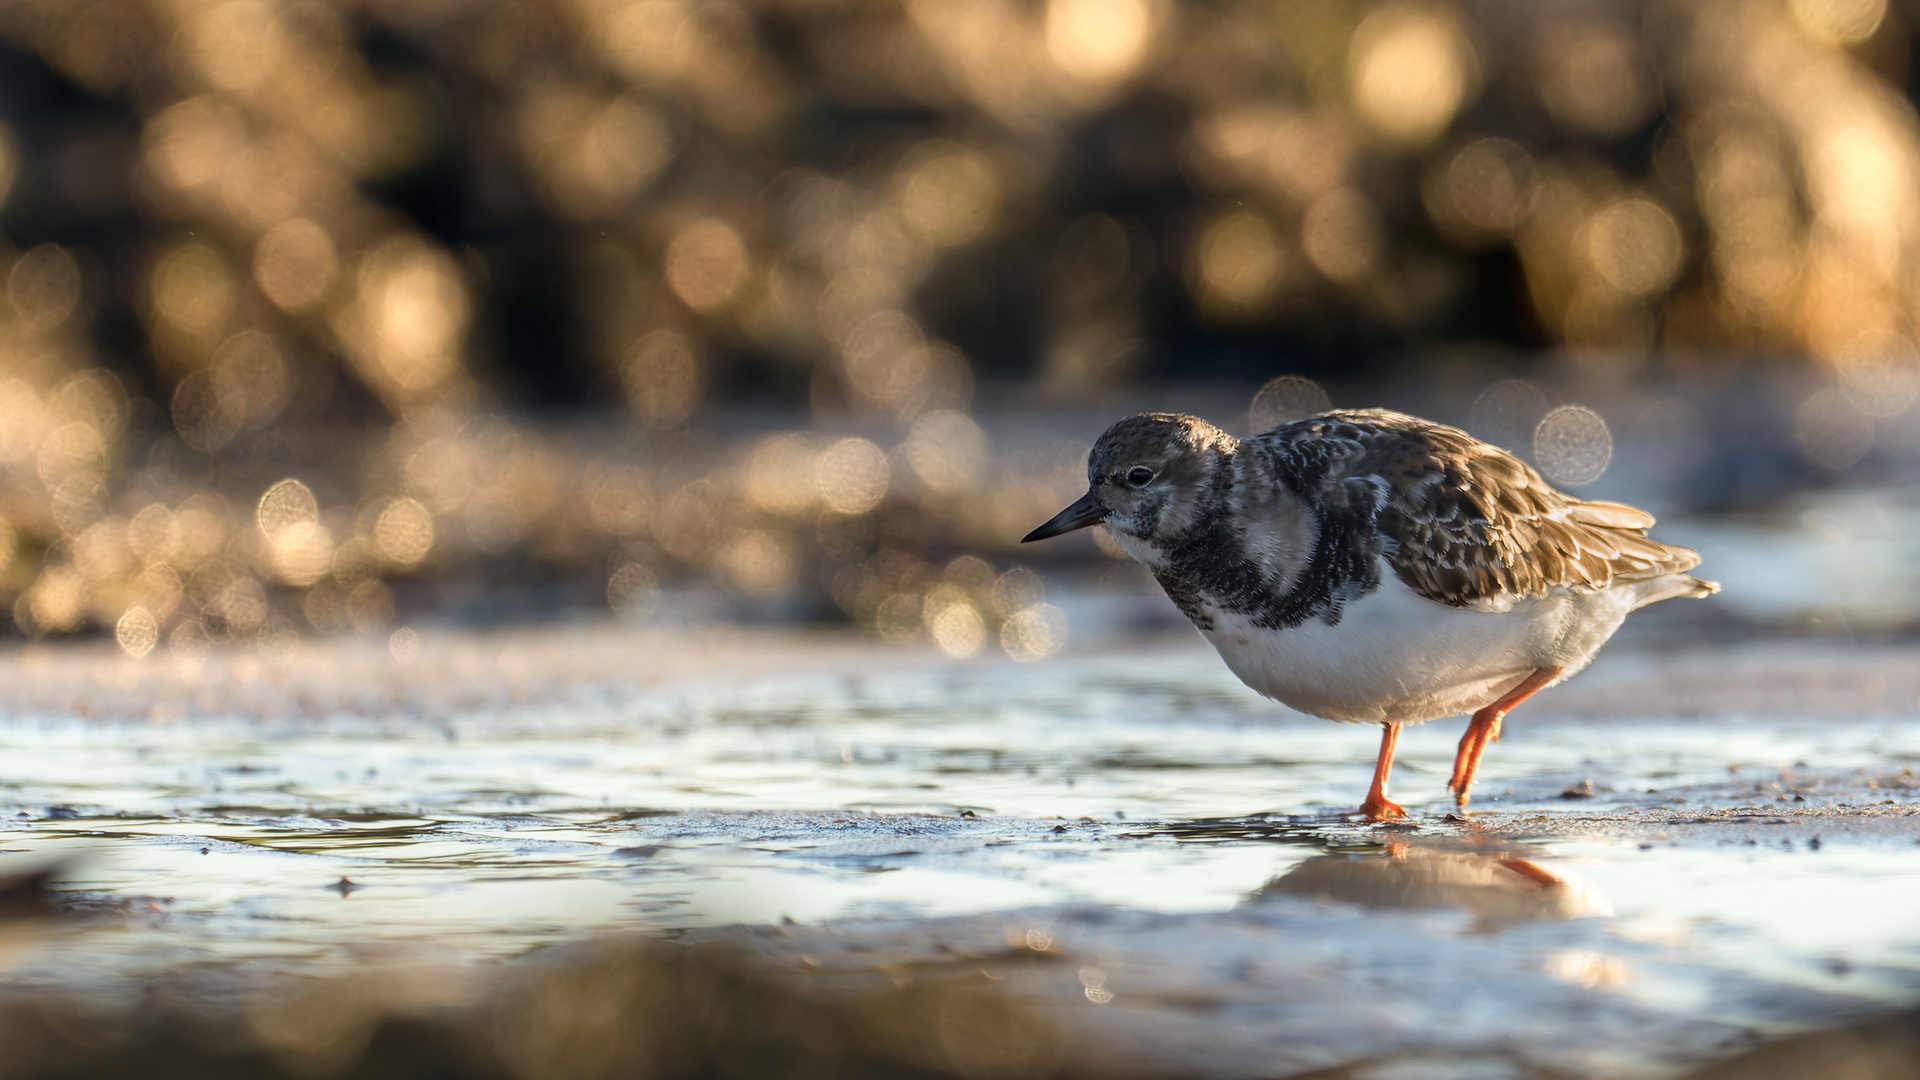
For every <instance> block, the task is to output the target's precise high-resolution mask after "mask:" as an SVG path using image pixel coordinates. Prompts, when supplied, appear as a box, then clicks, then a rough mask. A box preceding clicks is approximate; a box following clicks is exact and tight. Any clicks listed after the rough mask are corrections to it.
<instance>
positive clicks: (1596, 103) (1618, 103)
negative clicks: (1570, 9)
mask: <svg viewBox="0 0 1920 1080" xmlns="http://www.w3.org/2000/svg"><path fill="white" fill-rule="evenodd" d="M1534 62H1535V67H1536V69H1537V71H1538V72H1539V75H1538V78H1539V86H1540V97H1541V100H1542V101H1543V102H1544V103H1545V105H1546V106H1547V111H1548V112H1549V113H1550V114H1551V115H1552V116H1553V118H1554V119H1555V120H1558V121H1559V122H1560V123H1561V124H1562V125H1564V126H1566V127H1567V128H1570V129H1571V130H1573V131H1576V132H1581V133H1586V134H1593V135H1602V136H1610V137H1618V136H1622V135H1625V134H1627V133H1629V132H1631V131H1633V130H1634V129H1635V128H1637V127H1639V126H1640V125H1641V123H1643V122H1644V121H1645V120H1646V118H1647V114H1648V112H1649V111H1650V110H1651V109H1652V107H1653V104H1654V101H1653V94H1652V92H1651V89H1650V88H1649V87H1648V85H1647V78H1646V75H1645V73H1644V72H1643V70H1642V64H1641V60H1640V55H1639V45H1638V43H1637V42H1635V40H1634V35H1633V31H1631V30H1629V29H1628V28H1627V27H1625V26H1622V25H1620V24H1618V23H1614V22H1568V23H1561V24H1557V25H1554V26H1552V27H1550V28H1549V29H1548V30H1547V32H1546V34H1545V35H1544V36H1543V38H1542V40H1541V41H1540V43H1539V45H1538V46H1537V48H1536V49H1535V54H1534Z"/></svg>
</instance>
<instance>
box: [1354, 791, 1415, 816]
mask: <svg viewBox="0 0 1920 1080" xmlns="http://www.w3.org/2000/svg"><path fill="white" fill-rule="evenodd" d="M1360 816H1361V817H1363V818H1366V819H1367V820H1368V821H1393V820H1396V819H1399V818H1403V817H1406V816H1407V808H1406V807H1404V806H1401V805H1400V804H1399V803H1397V802H1394V801H1393V800H1391V799H1389V798H1387V797H1386V796H1385V795H1380V794H1373V793H1369V794H1368V795H1367V801H1366V802H1363V803H1361V804H1360Z"/></svg>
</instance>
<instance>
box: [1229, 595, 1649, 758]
mask: <svg viewBox="0 0 1920 1080" xmlns="http://www.w3.org/2000/svg"><path fill="white" fill-rule="evenodd" d="M1639 591H1640V590H1638V589H1631V588H1623V589H1615V590H1607V591H1604V592H1598V593H1585V594H1572V593H1568V594H1563V595H1556V596H1546V597H1535V598H1529V599H1523V600H1520V601H1518V602H1516V603H1515V604H1514V605H1513V606H1512V607H1511V608H1510V609H1508V610H1506V611H1503V612H1492V611H1476V610H1473V609H1470V608H1456V607H1449V606H1447V605H1445V604H1442V603H1439V602H1437V601H1433V600H1429V599H1427V598H1426V597H1424V596H1421V595H1420V594H1418V593H1416V592H1414V591H1413V590H1412V589H1411V588H1409V587H1408V586H1407V585H1406V583H1405V582H1403V581H1401V580H1400V578H1399V576H1398V575H1397V574H1395V573H1394V571H1393V568H1392V567H1391V566H1388V565H1385V564H1384V562H1383V564H1382V565H1381V567H1380V587H1379V588H1377V589H1375V590H1374V591H1373V592H1371V593H1368V594H1367V595H1366V596H1364V597H1361V598H1360V599H1359V600H1357V601H1354V602H1353V603H1350V604H1348V605H1347V607H1346V610H1345V612H1344V613H1343V614H1342V617H1341V619H1340V621H1339V622H1338V623H1336V624H1334V625H1332V626H1329V625H1327V623H1326V622H1325V621H1323V620H1321V619H1309V620H1307V621H1306V622H1303V623H1301V624H1300V625H1299V626H1296V627H1291V628H1288V629H1283V630H1277V631H1276V630H1266V629H1263V628H1260V627H1256V626H1254V625H1253V624H1252V622H1251V621H1250V620H1249V619H1248V618H1247V617H1246V616H1244V615H1235V614H1231V613H1228V612H1223V611H1217V610H1215V611H1210V612H1209V614H1210V615H1211V617H1212V621H1213V629H1212V630H1210V631H1202V633H1204V634H1205V636H1206V638H1207V639H1208V640H1209V641H1211V642H1212V643H1213V647H1214V648H1215V649H1217V650H1219V652H1220V657H1221V659H1223V660H1225V661H1226V662H1227V667H1229V668H1231V669H1232V670H1233V673H1234V674H1235V675H1238V676H1239V677H1240V679H1241V681H1242V682H1245V683H1246V684H1247V685H1248V686H1251V687H1253V688H1254V689H1255V690H1257V691H1259V692H1260V693H1262V694H1265V695H1266V696H1268V697H1270V698H1273V699H1275V700H1277V701H1280V702H1282V703H1283V704H1286V705H1288V706H1290V707H1292V708H1295V709H1298V710H1300V711H1301V712H1305V713H1311V714H1313V715H1315V716H1322V717H1326V718H1327V719H1330V720H1362V721H1373V722H1380V721H1388V722H1394V723H1399V722H1414V721H1420V720H1432V719H1435V718H1437V717H1442V716H1452V715H1455V714H1457V713H1463V712H1472V711H1474V710H1476V709H1479V708H1481V707H1483V706H1485V705H1488V704H1491V703H1492V702H1493V701H1494V700H1495V699H1497V698H1498V697H1499V696H1500V695H1501V694H1503V693H1505V692H1506V691H1507V690H1509V689H1512V688H1513V687H1514V686H1515V685H1517V684H1518V683H1519V682H1520V680H1522V679H1524V678H1526V677H1527V676H1528V675H1530V674H1532V673H1533V672H1534V671H1536V670H1538V669H1539V668H1543V667H1563V668H1565V669H1566V670H1565V672H1564V673H1563V674H1562V676H1561V678H1566V677H1567V676H1570V675H1572V674H1573V673H1574V672H1576V671H1579V670H1580V669H1581V668H1583V667H1585V666H1586V665H1587V663H1588V661H1590V660H1592V659H1593V654H1594V653H1595V652H1597V651H1599V648H1600V646H1601V645H1602V644H1603V643H1605V641H1606V640H1607V638H1608V637H1611V636H1612V634H1613V632H1614V631H1615V630H1616V629H1618V628H1619V626H1620V623H1621V620H1623V619H1625V618H1626V615H1627V612H1628V611H1630V610H1631V609H1632V608H1633V606H1634V601H1635V600H1636V599H1637V597H1638V593H1639Z"/></svg>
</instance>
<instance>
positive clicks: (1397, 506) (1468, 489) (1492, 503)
mask: <svg viewBox="0 0 1920 1080" xmlns="http://www.w3.org/2000/svg"><path fill="white" fill-rule="evenodd" d="M1314 419H1315V420H1318V421H1321V422H1322V423H1323V424H1325V425H1326V427H1325V428H1324V431H1325V434H1326V435H1327V436H1330V437H1333V438H1339V439H1351V440H1353V442H1352V444H1351V445H1352V452H1349V453H1347V454H1342V455H1335V456H1336V457H1337V458H1339V460H1337V461H1334V462H1330V465H1331V466H1332V467H1331V468H1330V469H1329V470H1328V473H1327V475H1326V476H1325V481H1327V482H1335V481H1338V480H1339V479H1342V478H1344V477H1351V476H1361V477H1366V476H1373V477H1378V478H1379V479H1380V480H1382V481H1384V482H1385V486H1386V489H1387V497H1386V503H1385V505H1384V506H1383V507H1382V508H1381V510H1380V515H1379V527H1380V530H1381V531H1382V532H1383V533H1384V534H1386V535H1387V536H1388V537H1389V538H1391V539H1392V540H1393V541H1394V544H1395V550H1394V551H1393V552H1392V553H1391V554H1390V555H1389V560H1390V561H1391V562H1392V564H1393V568H1394V570H1395V571H1396V572H1397V573H1398V574H1399V575H1400V579H1401V580H1402V581H1405V582H1406V583H1407V584H1408V585H1409V586H1411V587H1412V588H1413V589H1414V591H1416V592H1418V593H1420V594H1421V595H1422V596H1426V597H1428V598H1430V599H1433V600H1438V601H1440V602H1442V603H1446V604H1453V605H1456V606H1467V605H1471V604H1475V603H1480V602H1485V601H1497V600H1498V599H1500V598H1501V597H1502V596H1506V597H1522V596H1539V595H1542V594H1544V593H1547V592H1549V591H1552V590H1554V589H1562V588H1564V589H1574V590H1578V591H1586V590H1597V589H1604V588H1607V587H1608V586H1610V585H1612V584H1614V583H1616V582H1629V581H1642V580H1646V579H1650V578H1656V577H1662V576H1665V575H1667V574H1675V573H1681V572H1684V571H1686V570H1691V569H1692V568H1693V567H1695V566H1697V565H1699V563H1700V556H1699V555H1698V554H1696V553H1694V552H1693V551H1690V550H1688V549H1687V548H1683V547H1674V546H1672V545H1668V544H1662V543H1660V542H1658V541H1656V540H1653V539H1650V538H1649V537H1648V536H1647V532H1646V531H1647V529H1648V528H1649V527H1651V526H1652V525H1653V515H1651V514H1648V513H1647V512H1646V511H1644V510H1640V509H1637V508H1635V507H1631V506H1627V505H1624V504H1622V503H1615V502H1588V501H1585V500H1582V499H1578V498H1575V497H1573V496H1571V495H1567V494H1565V493H1563V492H1560V491H1556V490H1554V488H1553V487H1552V485H1550V484H1548V483H1547V482H1546V481H1545V480H1544V479H1542V478H1541V476H1540V474H1539V473H1537V472H1535V471H1534V470H1533V469H1532V468H1531V467H1530V466H1528V465H1527V463H1526V462H1524V461H1521V460H1520V459H1519V458H1516V457H1514V456H1513V455H1512V454H1509V453H1507V452H1506V451H1505V450H1502V449H1500V448H1499V447H1496V446H1490V445H1488V444H1486V443H1483V442H1481V441H1479V440H1478V439H1475V438H1474V437H1473V436H1471V435H1468V434H1467V433H1466V432H1464V431H1461V430H1459V429H1457V428H1450V427H1445V426H1443V425H1440V424H1432V423H1428V422H1426V421H1424V420H1419V419H1416V418H1414V417H1411V416H1407V415H1404V414H1402V413H1395V412H1390V411H1387V410H1384V409H1367V410H1356V411H1342V412H1335V413H1329V414H1327V415H1326V416H1325V417H1316V418H1314ZM1308 423H1309V421H1300V422H1299V424H1297V425H1289V428H1291V429H1293V430H1296V431H1301V428H1302V427H1303V426H1304V425H1307V424H1308ZM1283 430H1284V429H1283ZM1275 434H1279V432H1278V431H1276V432H1275ZM1301 434H1302V435H1304V434H1306V432H1305V431H1301ZM1296 438H1297V437H1296Z"/></svg>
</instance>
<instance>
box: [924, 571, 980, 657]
mask: <svg viewBox="0 0 1920 1080" xmlns="http://www.w3.org/2000/svg"><path fill="white" fill-rule="evenodd" d="M921 618H922V619H923V620H924V621H925V622H926V624H927V636H928V637H930V638H932V639H933V643H934V644H935V645H937V646H939V647H940V651H941V652H944V653H946V654H947V655H948V656H953V657H966V656H972V655H973V654H974V653H977V652H979V651H980V646H981V645H983V644H985V643H986V640H987V624H986V620H984V619H982V618H981V617H980V612H979V609H977V608H975V607H974V606H973V603H972V602H971V601H970V600H969V599H968V598H967V594H966V593H965V592H963V591H962V590H960V589H958V588H955V587H954V586H952V585H941V586H938V587H937V588H935V589H934V590H933V591H932V592H929V593H928V594H927V596H926V599H925V600H923V601H922V602H921Z"/></svg>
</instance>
